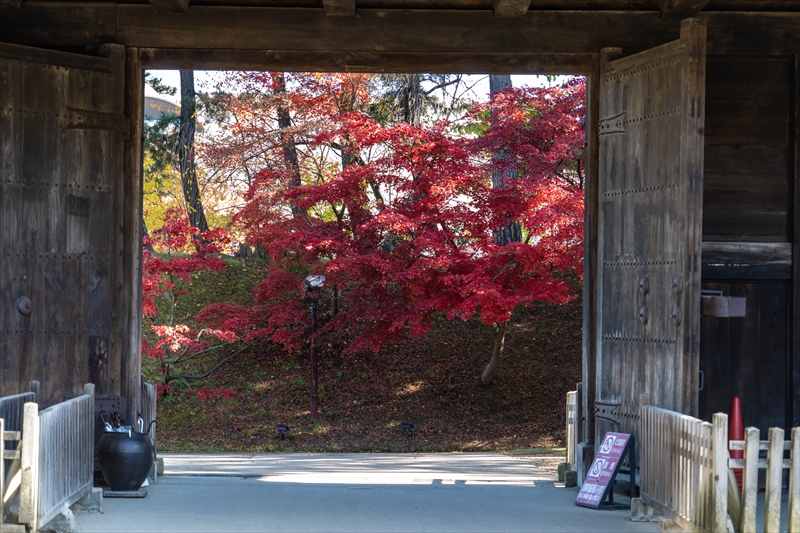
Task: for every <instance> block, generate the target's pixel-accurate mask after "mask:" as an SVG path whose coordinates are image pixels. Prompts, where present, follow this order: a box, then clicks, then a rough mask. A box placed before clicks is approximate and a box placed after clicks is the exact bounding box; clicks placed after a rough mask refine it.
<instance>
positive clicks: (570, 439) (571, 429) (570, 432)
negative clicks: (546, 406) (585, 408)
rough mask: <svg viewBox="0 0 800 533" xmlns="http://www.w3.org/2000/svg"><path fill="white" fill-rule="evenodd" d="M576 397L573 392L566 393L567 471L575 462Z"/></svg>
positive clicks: (573, 466)
mask: <svg viewBox="0 0 800 533" xmlns="http://www.w3.org/2000/svg"><path fill="white" fill-rule="evenodd" d="M576 396H577V392H575V391H570V392H568V393H567V470H572V469H574V468H575V463H576V462H577V461H576V460H575V425H576V424H577V417H576V409H575V407H576V401H575V400H576V398H575V397H576Z"/></svg>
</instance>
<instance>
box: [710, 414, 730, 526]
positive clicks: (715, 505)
mask: <svg viewBox="0 0 800 533" xmlns="http://www.w3.org/2000/svg"><path fill="white" fill-rule="evenodd" d="M713 423H714V430H713V431H714V440H713V442H712V443H711V446H712V450H713V454H714V455H713V458H712V464H713V469H714V477H713V480H714V483H713V488H712V493H711V501H712V504H711V509H712V513H713V514H712V517H711V518H712V519H711V531H713V532H715V533H717V532H719V533H724V532H725V531H726V529H727V527H728V415H726V414H725V413H714V422H713Z"/></svg>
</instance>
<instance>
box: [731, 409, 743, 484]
mask: <svg viewBox="0 0 800 533" xmlns="http://www.w3.org/2000/svg"><path fill="white" fill-rule="evenodd" d="M732 440H744V425H743V424H742V406H741V405H740V403H739V397H738V396H734V397H733V405H731V416H730V418H729V419H728V442H730V441H732ZM728 447H729V448H730V444H729V445H728ZM730 453H731V459H743V458H744V450H730ZM733 475H734V476H736V483H737V484H738V485H739V492H741V491H742V469H741V468H734V469H733Z"/></svg>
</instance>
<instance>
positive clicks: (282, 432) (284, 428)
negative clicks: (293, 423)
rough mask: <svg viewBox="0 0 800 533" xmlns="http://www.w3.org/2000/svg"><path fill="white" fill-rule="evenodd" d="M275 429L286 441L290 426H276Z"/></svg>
mask: <svg viewBox="0 0 800 533" xmlns="http://www.w3.org/2000/svg"><path fill="white" fill-rule="evenodd" d="M275 429H277V430H278V435H280V437H281V440H284V439H285V438H286V434H287V433H289V426H287V425H286V424H278V425H277V426H275Z"/></svg>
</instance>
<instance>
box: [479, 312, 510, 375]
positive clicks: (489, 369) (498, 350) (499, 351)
mask: <svg viewBox="0 0 800 533" xmlns="http://www.w3.org/2000/svg"><path fill="white" fill-rule="evenodd" d="M507 325H508V322H504V323H502V324H500V325H499V326H498V325H497V324H495V325H494V348H493V349H492V358H491V359H490V360H489V364H488V365H486V368H484V369H483V374H482V375H481V384H482V385H488V384H489V383H491V382H492V379H494V374H495V372H497V367H498V366H500V356H501V355H503V345H504V344H505V341H506V326H507Z"/></svg>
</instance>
